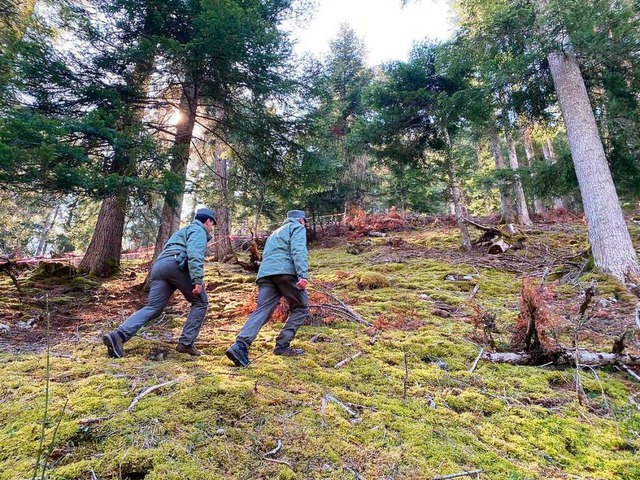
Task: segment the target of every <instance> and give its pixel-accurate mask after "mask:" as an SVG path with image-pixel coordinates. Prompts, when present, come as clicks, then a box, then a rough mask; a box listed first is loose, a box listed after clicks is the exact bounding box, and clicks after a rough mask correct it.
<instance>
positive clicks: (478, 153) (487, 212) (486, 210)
mask: <svg viewBox="0 0 640 480" xmlns="http://www.w3.org/2000/svg"><path fill="white" fill-rule="evenodd" d="M474 150H475V152H476V161H477V162H478V172H481V171H482V169H483V167H484V165H482V155H481V147H480V146H479V145H477V144H474ZM482 200H483V204H484V214H485V215H487V216H489V215H491V199H490V198H489V192H488V191H487V190H484V191H483V192H482Z"/></svg>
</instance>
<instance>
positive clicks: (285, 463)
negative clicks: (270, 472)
mask: <svg viewBox="0 0 640 480" xmlns="http://www.w3.org/2000/svg"><path fill="white" fill-rule="evenodd" d="M262 459H263V460H266V461H267V462H273V463H280V464H282V465H286V466H287V467H289V468H291V464H290V463H289V462H286V461H284V460H278V459H277V458H267V457H262Z"/></svg>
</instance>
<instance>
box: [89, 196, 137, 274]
mask: <svg viewBox="0 0 640 480" xmlns="http://www.w3.org/2000/svg"><path fill="white" fill-rule="evenodd" d="M126 207H127V197H126V195H118V196H112V197H108V198H105V199H104V200H103V202H102V205H101V206H100V212H99V213H98V220H97V223H96V228H95V229H94V231H93V237H91V243H90V244H89V248H87V253H86V254H85V256H84V257H83V258H82V261H81V262H80V265H79V266H78V267H79V269H80V271H83V272H88V273H90V274H92V275H96V276H98V277H108V276H110V275H112V274H113V273H115V272H117V271H118V269H119V266H120V253H121V251H122V232H123V231H124V219H125V214H126V210H127V208H126Z"/></svg>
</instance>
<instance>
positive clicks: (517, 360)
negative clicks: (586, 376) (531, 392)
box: [481, 349, 640, 367]
mask: <svg viewBox="0 0 640 480" xmlns="http://www.w3.org/2000/svg"><path fill="white" fill-rule="evenodd" d="M481 358H482V359H483V360H488V361H490V362H492V363H509V364H511V365H534V364H536V363H535V358H536V357H535V356H534V355H532V354H530V353H526V352H504V353H503V352H498V353H495V352H494V353H492V352H484V353H483V354H482V357H481ZM549 359H551V361H552V363H553V364H554V365H558V366H575V365H576V362H577V363H578V364H580V365H582V366H594V367H598V366H604V365H616V364H619V365H640V357H637V356H635V355H628V354H624V355H618V354H615V353H607V352H590V351H588V350H582V349H581V350H560V351H558V352H554V353H550V354H549V355H548V357H547V358H545V359H544V360H545V361H548V360H549Z"/></svg>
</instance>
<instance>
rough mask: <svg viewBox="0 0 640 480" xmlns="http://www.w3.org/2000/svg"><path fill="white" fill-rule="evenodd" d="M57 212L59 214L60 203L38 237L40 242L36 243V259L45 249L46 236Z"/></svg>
mask: <svg viewBox="0 0 640 480" xmlns="http://www.w3.org/2000/svg"><path fill="white" fill-rule="evenodd" d="M59 212H60V202H58V203H57V204H56V208H55V210H54V211H53V212H52V213H51V214H50V215H49V216H48V217H47V222H46V223H45V225H44V228H43V229H42V234H41V235H40V241H39V242H38V248H37V249H36V257H39V256H42V255H44V252H45V250H46V248H47V236H48V235H49V232H50V231H51V229H52V228H53V226H54V225H55V223H56V219H57V218H58V213H59Z"/></svg>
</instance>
